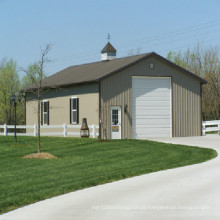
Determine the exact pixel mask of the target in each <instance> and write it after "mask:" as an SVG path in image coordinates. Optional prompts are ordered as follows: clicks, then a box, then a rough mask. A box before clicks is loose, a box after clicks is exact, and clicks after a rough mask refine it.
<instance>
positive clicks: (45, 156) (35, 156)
mask: <svg viewBox="0 0 220 220" xmlns="http://www.w3.org/2000/svg"><path fill="white" fill-rule="evenodd" d="M22 158H25V159H58V157H55V156H53V155H52V154H49V153H34V154H28V155H26V156H24V157H22Z"/></svg>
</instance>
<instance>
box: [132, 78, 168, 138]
mask: <svg viewBox="0 0 220 220" xmlns="http://www.w3.org/2000/svg"><path fill="white" fill-rule="evenodd" d="M132 115H133V116H132V131H133V137H134V138H147V137H170V136H171V135H172V134H171V79H170V78H169V77H140V78H133V79H132Z"/></svg>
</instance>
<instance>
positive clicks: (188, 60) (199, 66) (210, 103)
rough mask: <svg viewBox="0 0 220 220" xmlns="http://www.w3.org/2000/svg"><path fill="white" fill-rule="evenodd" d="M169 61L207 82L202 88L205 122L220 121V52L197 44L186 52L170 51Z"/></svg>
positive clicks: (215, 48)
mask: <svg viewBox="0 0 220 220" xmlns="http://www.w3.org/2000/svg"><path fill="white" fill-rule="evenodd" d="M167 59H168V60H170V61H172V62H174V63H175V64H177V65H179V66H181V67H183V68H185V69H187V70H189V71H191V72H193V73H194V74H196V75H198V76H200V77H202V78H203V79H205V80H206V81H207V84H205V85H203V87H202V118H203V120H218V119H220V50H219V48H218V47H204V46H201V45H200V44H197V45H196V46H195V47H194V48H192V49H190V48H188V49H187V50H185V51H178V52H175V51H170V52H169V53H168V55H167Z"/></svg>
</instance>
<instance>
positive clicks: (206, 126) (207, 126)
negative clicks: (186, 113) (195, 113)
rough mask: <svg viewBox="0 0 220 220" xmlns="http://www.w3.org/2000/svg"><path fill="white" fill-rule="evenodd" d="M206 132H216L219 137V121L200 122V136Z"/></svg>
mask: <svg viewBox="0 0 220 220" xmlns="http://www.w3.org/2000/svg"><path fill="white" fill-rule="evenodd" d="M206 132H218V134H219V135H220V120H217V121H203V122H202V135H206Z"/></svg>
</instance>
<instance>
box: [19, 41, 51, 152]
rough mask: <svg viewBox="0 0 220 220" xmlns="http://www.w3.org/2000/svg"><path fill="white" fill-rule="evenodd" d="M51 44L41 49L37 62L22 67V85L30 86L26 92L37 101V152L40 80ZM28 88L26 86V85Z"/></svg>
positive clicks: (41, 90)
mask: <svg viewBox="0 0 220 220" xmlns="http://www.w3.org/2000/svg"><path fill="white" fill-rule="evenodd" d="M51 48H52V45H51V44H47V45H46V47H45V49H43V50H41V55H40V59H39V61H38V63H34V64H33V65H31V66H29V68H28V69H27V70H25V69H22V71H24V72H25V73H26V78H24V80H23V85H27V86H29V85H30V84H32V85H31V87H30V88H29V89H28V92H31V93H32V94H33V96H34V97H35V99H36V101H37V126H38V132H37V133H38V153H40V152H41V144H40V125H41V115H40V113H41V111H40V110H41V99H42V94H43V93H44V92H45V89H44V88H43V85H42V81H43V79H44V78H45V74H44V67H45V64H46V63H48V62H50V60H49V59H48V58H47V55H48V53H49V51H50V50H51ZM27 88H28V87H27Z"/></svg>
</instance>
